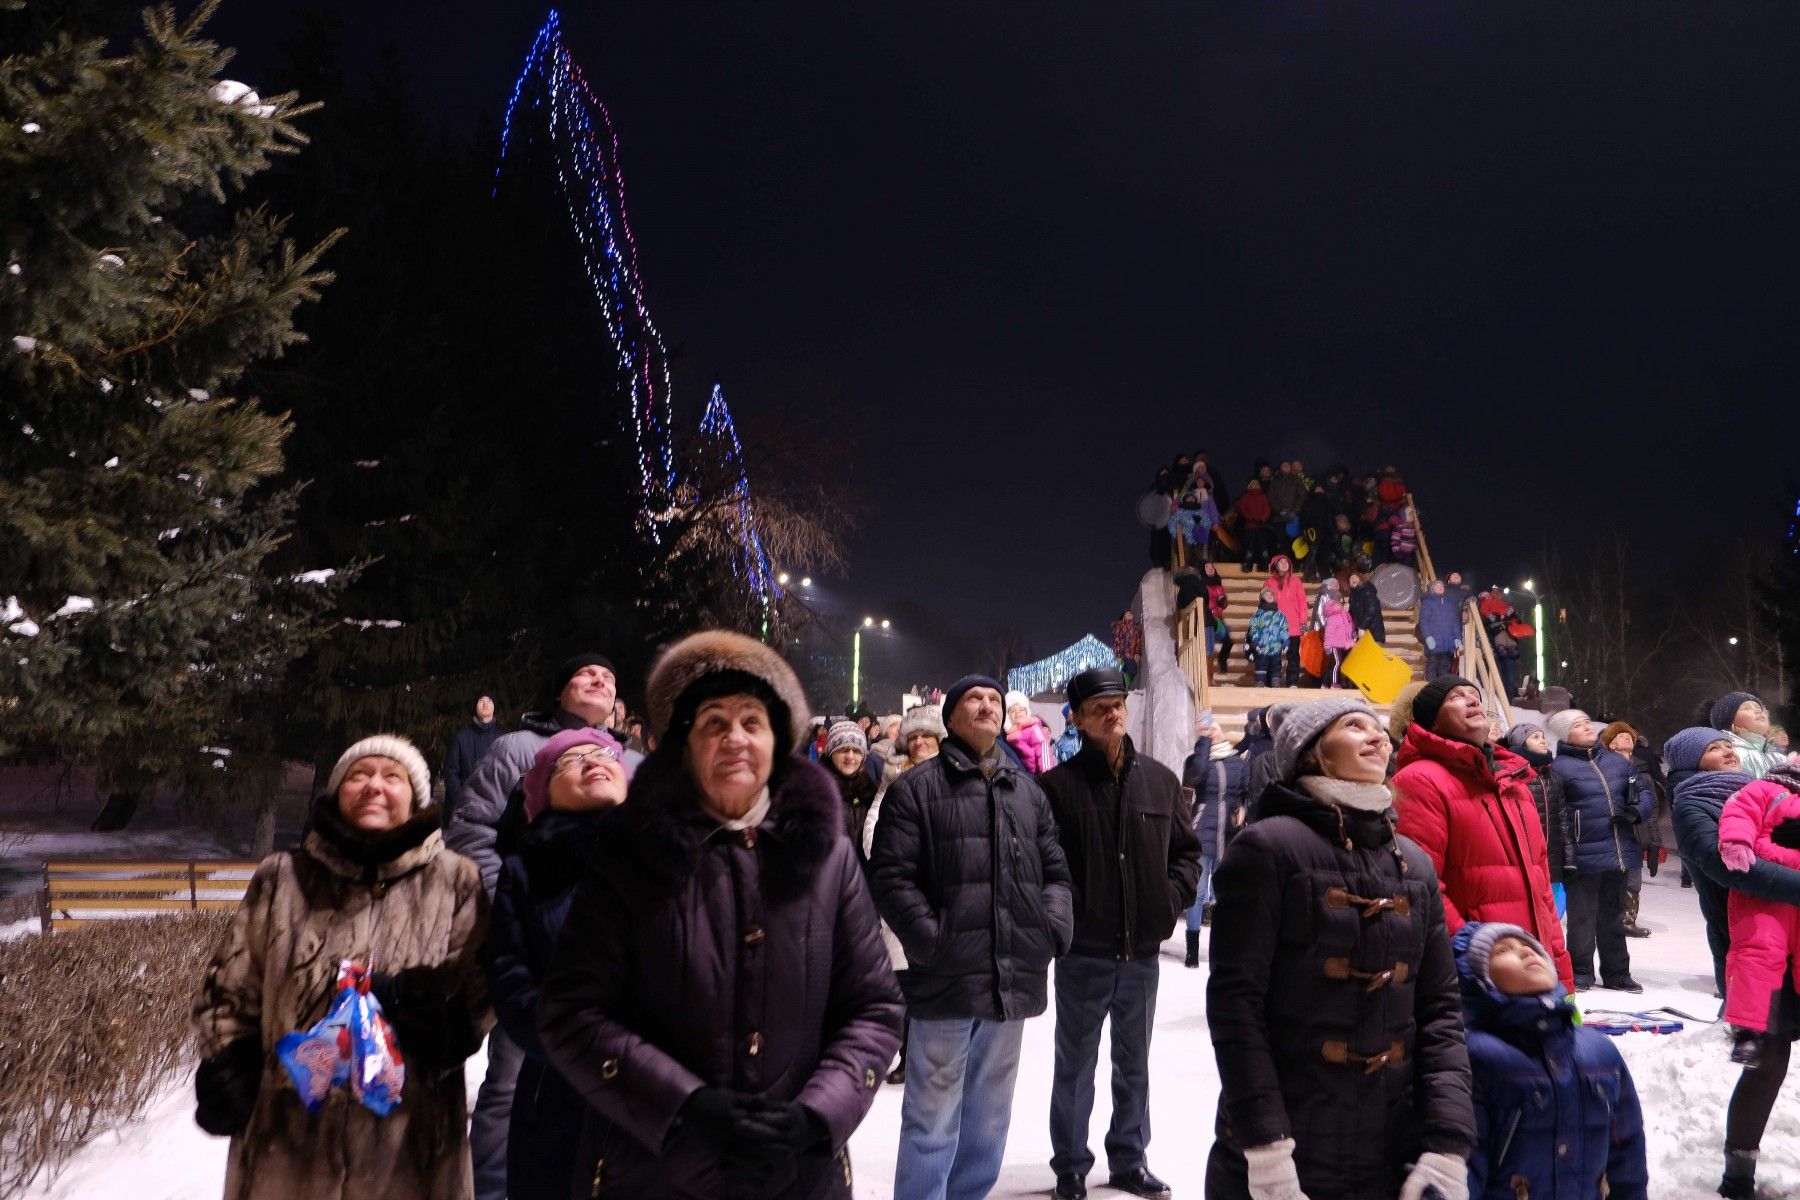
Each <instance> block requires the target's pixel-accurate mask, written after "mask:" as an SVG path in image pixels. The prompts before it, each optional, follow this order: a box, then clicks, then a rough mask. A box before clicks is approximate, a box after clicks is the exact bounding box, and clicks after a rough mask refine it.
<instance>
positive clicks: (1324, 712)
mask: <svg viewBox="0 0 1800 1200" xmlns="http://www.w3.org/2000/svg"><path fill="white" fill-rule="evenodd" d="M1268 720H1269V726H1270V728H1271V730H1273V732H1274V737H1275V749H1274V750H1272V751H1270V754H1271V755H1272V756H1274V758H1275V760H1276V762H1277V767H1278V771H1277V777H1276V780H1275V782H1273V783H1271V784H1269V786H1268V789H1267V790H1266V791H1265V792H1264V793H1263V794H1262V796H1261V797H1260V798H1259V799H1258V800H1257V801H1256V805H1255V810H1254V814H1253V817H1252V820H1251V823H1250V824H1249V825H1247V826H1246V827H1245V828H1244V829H1243V831H1242V832H1240V833H1239V834H1238V836H1237V837H1236V839H1235V840H1233V841H1232V843H1231V844H1230V846H1228V847H1227V848H1226V850H1225V857H1224V860H1223V861H1222V862H1221V863H1220V866H1219V871H1218V874H1217V875H1216V876H1215V877H1214V881H1213V887H1214V890H1215V892H1216V894H1217V902H1216V903H1215V905H1214V908H1213V926H1212V928H1213V934H1212V947H1211V953H1210V961H1211V965H1212V976H1211V978H1210V979H1209V980H1208V982H1207V988H1206V1011H1207V1018H1208V1023H1209V1025H1210V1027H1211V1031H1212V1038H1213V1049H1214V1052H1215V1053H1216V1055H1217V1057H1218V1060H1219V1078H1220V1083H1221V1091H1220V1096H1219V1112H1218V1136H1217V1140H1215V1141H1214V1143H1213V1148H1212V1156H1211V1158H1210V1160H1209V1161H1208V1163H1207V1170H1206V1195H1207V1197H1208V1200H1225V1198H1228V1197H1250V1198H1252V1200H1299V1198H1300V1197H1302V1196H1305V1197H1307V1198H1308V1200H1336V1198H1340V1197H1341V1198H1343V1200H1377V1198H1379V1200H1392V1197H1394V1196H1395V1195H1396V1194H1398V1195H1399V1197H1400V1200H1420V1197H1421V1196H1423V1195H1425V1194H1426V1191H1427V1189H1430V1188H1435V1189H1436V1190H1437V1192H1438V1193H1440V1194H1441V1196H1442V1197H1443V1200H1466V1198H1467V1196H1468V1171H1467V1167H1466V1165H1465V1164H1466V1161H1467V1159H1468V1155H1469V1152H1470V1150H1471V1149H1473V1147H1474V1144H1475V1110H1474V1105H1473V1101H1472V1099H1471V1092H1470V1079H1469V1058H1468V1053H1467V1050H1466V1049H1465V1047H1464V1045H1463V1027H1462V999H1461V990H1460V984H1459V982H1458V978H1457V973H1456V965H1455V959H1454V957H1453V955H1452V953H1451V948H1450V938H1449V936H1448V934H1447V933H1446V932H1445V928H1444V904H1443V900H1442V898H1441V897H1440V896H1439V894H1438V886H1437V878H1436V876H1435V875H1434V874H1433V873H1432V869H1431V859H1430V858H1428V857H1427V856H1426V854H1425V852H1424V851H1423V850H1421V849H1420V848H1419V847H1418V846H1415V845H1414V844H1413V843H1412V842H1411V841H1409V840H1407V839H1406V838H1404V837H1401V836H1399V835H1398V834H1396V833H1395V832H1394V815H1393V804H1394V798H1393V793H1392V792H1391V791H1390V790H1389V788H1388V784H1387V762H1388V756H1389V755H1390V754H1392V753H1393V743H1392V742H1390V741H1389V740H1388V735H1387V730H1385V729H1384V728H1382V725H1381V722H1380V720H1379V719H1378V718H1377V717H1376V715H1375V711H1374V710H1373V709H1371V708H1370V707H1369V705H1368V704H1367V703H1366V702H1365V701H1363V700H1362V699H1361V698H1360V697H1351V696H1344V697H1336V698H1333V699H1330V700H1320V701H1315V702H1313V703H1308V704H1281V705H1276V706H1274V707H1272V708H1270V709H1269V712H1268Z"/></svg>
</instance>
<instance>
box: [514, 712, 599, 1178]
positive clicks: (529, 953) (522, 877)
mask: <svg viewBox="0 0 1800 1200" xmlns="http://www.w3.org/2000/svg"><path fill="white" fill-rule="evenodd" d="M630 780H631V769H630V767H629V766H628V765H627V764H626V760H625V749H624V747H623V746H621V745H620V744H619V742H618V741H617V740H615V739H614V738H613V736H612V735H611V734H610V733H607V732H606V731H604V730H600V729H569V730H564V731H563V732H561V733H558V734H557V735H556V736H554V737H552V738H551V739H550V740H549V741H547V742H545V743H544V744H543V745H542V746H540V747H539V748H538V751H537V754H536V755H535V756H534V758H533V760H532V766H531V770H529V771H527V772H526V774H525V778H524V779H523V780H522V781H521V782H520V784H519V788H520V791H521V792H522V793H523V796H524V816H525V828H524V830H523V831H522V832H520V833H519V834H518V835H517V837H516V838H515V839H514V841H513V847H512V852H511V853H509V854H508V855H507V857H506V859H505V861H504V862H503V863H502V864H501V867H500V883H499V886H498V888H497V889H496V890H495V893H494V912H493V919H492V924H491V927H490V930H489V933H488V940H487V943H486V945H485V946H484V947H483V952H482V957H483V961H484V962H485V964H486V966H487V971H488V979H489V984H490V991H491V994H492V997H493V1002H494V1012H495V1015H496V1016H497V1017H498V1018H499V1020H500V1024H501V1025H502V1027H504V1028H505V1030H506V1032H507V1034H508V1035H509V1036H511V1038H512V1039H513V1041H514V1042H515V1043H516V1044H517V1045H518V1046H520V1047H521V1048H522V1049H523V1050H524V1052H525V1058H524V1062H523V1065H522V1066H521V1067H520V1069H519V1083H518V1090H517V1091H516V1092H515V1093H514V1099H513V1106H512V1121H511V1124H510V1126H509V1132H508V1135H507V1144H506V1178H507V1192H508V1194H509V1195H512V1196H515V1197H519V1200H536V1198H537V1197H556V1198H557V1200H561V1198H562V1197H564V1196H568V1195H570V1194H571V1182H570V1181H571V1179H572V1177H573V1172H574V1170H575V1146H576V1143H577V1141H578V1140H579V1139H580V1136H581V1118H582V1113H583V1111H584V1110H585V1108H586V1105H585V1104H584V1103H583V1101H582V1099H581V1096H580V1095H579V1094H578V1093H577V1092H576V1091H575V1090H574V1089H573V1088H571V1087H570V1086H569V1085H568V1083H566V1082H565V1081H564V1080H563V1077H562V1076H561V1075H558V1074H557V1073H556V1071H555V1070H553V1069H552V1068H551V1067H550V1064H549V1063H548V1062H546V1061H545V1059H544V1049H543V1045H542V1043H541V1042H540V1041H539V1040H538V1032H537V1002H538V985H539V984H541V983H542V982H543V979H544V973H545V971H546V969H547V968H548V967H549V965H550V954H551V951H552V950H554V949H555V948H556V938H557V935H558V934H559V933H561V932H562V926H563V918H565V917H567V916H568V914H569V904H570V902H571V901H572V900H573V899H574V896H575V885H576V884H577V883H579V882H580V881H581V877H582V875H583V874H584V873H585V872H586V870H587V865H588V859H589V856H590V854H591V853H592V852H593V850H594V848H595V846H596V845H597V844H598V843H599V842H601V841H603V840H604V839H605V838H606V837H607V836H608V835H609V833H610V832H616V830H617V828H618V826H619V824H620V818H621V816H622V810H621V809H620V807H619V806H620V804H621V803H622V802H623V801H624V799H625V790H626V785H627V784H628V783H629V782H630Z"/></svg>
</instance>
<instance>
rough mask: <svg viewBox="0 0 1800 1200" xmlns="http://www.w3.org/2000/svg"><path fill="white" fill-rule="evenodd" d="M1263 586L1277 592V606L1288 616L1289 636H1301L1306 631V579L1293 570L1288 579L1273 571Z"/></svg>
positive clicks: (1283, 614) (1282, 613)
mask: <svg viewBox="0 0 1800 1200" xmlns="http://www.w3.org/2000/svg"><path fill="white" fill-rule="evenodd" d="M1263 586H1264V587H1266V588H1268V589H1269V590H1270V591H1271V592H1274V593H1275V607H1276V608H1279V609H1280V610H1281V615H1282V616H1284V617H1286V618H1287V626H1288V636H1289V637H1291V638H1297V637H1299V636H1300V635H1301V634H1302V633H1304V632H1305V631H1306V581H1305V580H1303V579H1301V578H1300V576H1298V575H1296V574H1294V573H1293V572H1292V571H1289V572H1288V574H1287V579H1286V580H1283V579H1282V577H1281V575H1280V573H1279V572H1274V571H1271V572H1270V573H1269V577H1268V578H1267V579H1265V580H1263Z"/></svg>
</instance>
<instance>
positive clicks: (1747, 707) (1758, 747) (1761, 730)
mask: <svg viewBox="0 0 1800 1200" xmlns="http://www.w3.org/2000/svg"><path fill="white" fill-rule="evenodd" d="M1711 715H1712V727H1713V728H1714V729H1719V730H1723V731H1724V732H1725V733H1726V734H1727V735H1728V736H1729V737H1730V739H1731V748H1732V749H1733V750H1736V751H1737V756H1738V762H1739V763H1741V764H1742V766H1743V769H1744V770H1746V771H1748V772H1749V773H1750V774H1752V775H1754V776H1756V777H1757V778H1758V779H1761V778H1762V777H1763V776H1764V775H1767V774H1768V773H1769V771H1770V770H1771V769H1772V768H1773V767H1774V766H1775V765H1776V764H1777V763H1781V762H1786V761H1787V760H1788V757H1789V756H1788V755H1787V754H1785V753H1783V752H1782V751H1780V750H1779V749H1777V748H1776V747H1774V746H1771V745H1770V744H1769V709H1768V707H1767V706H1766V705H1765V704H1763V702H1762V701H1761V700H1760V699H1759V698H1757V697H1756V696H1754V695H1752V694H1751V693H1749V692H1727V693H1726V694H1725V695H1723V696H1720V697H1719V698H1718V699H1717V700H1715V701H1714V702H1713V706H1712V714H1711Z"/></svg>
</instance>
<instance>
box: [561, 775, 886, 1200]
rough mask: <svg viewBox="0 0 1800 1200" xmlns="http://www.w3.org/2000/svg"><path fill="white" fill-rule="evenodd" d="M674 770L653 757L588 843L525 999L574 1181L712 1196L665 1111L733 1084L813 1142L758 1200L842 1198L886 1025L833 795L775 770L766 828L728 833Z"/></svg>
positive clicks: (700, 1149)
mask: <svg viewBox="0 0 1800 1200" xmlns="http://www.w3.org/2000/svg"><path fill="white" fill-rule="evenodd" d="M681 757H682V756H681V751H680V749H679V748H678V747H674V746H669V745H665V748H664V749H663V750H662V751H660V752H659V753H657V754H653V755H652V756H651V757H650V758H648V759H646V760H645V761H644V765H643V766H642V767H640V768H639V769H638V771H637V774H636V775H635V776H634V777H633V778H632V781H631V791H630V794H629V798H628V799H627V800H626V803H625V811H626V814H627V817H628V822H627V825H626V827H625V828H624V829H623V830H622V831H620V833H619V835H618V836H617V837H608V838H603V839H600V840H599V841H598V842H596V843H595V846H594V855H593V863H594V867H593V869H592V870H590V871H589V872H587V874H586V875H585V876H584V878H583V880H582V883H581V885H580V887H579V888H578V889H577V890H576V893H575V898H574V901H573V903H572V905H571V907H570V909H569V915H568V919H567V921H566V922H565V923H564V925H563V930H562V933H561V935H560V937H559V938H558V941H557V948H556V951H555V954H554V955H553V956H552V959H551V964H550V971H549V974H548V975H547V976H546V977H545V979H544V983H543V988H542V992H541V995H540V997H539V1000H538V1031H539V1036H540V1038H541V1039H542V1042H543V1047H544V1051H545V1054H546V1055H547V1056H548V1058H549V1060H550V1064H551V1065H552V1066H553V1067H554V1068H555V1069H556V1070H557V1071H558V1072H560V1073H561V1074H562V1076H563V1077H564V1078H565V1079H567V1080H568V1081H569V1083H570V1084H571V1085H573V1086H574V1088H575V1090H576V1091H577V1092H579V1093H580V1094H581V1096H582V1098H583V1099H584V1100H585V1101H586V1102H587V1104H588V1106H589V1107H590V1108H591V1109H592V1110H593V1116H591V1117H590V1119H589V1120H588V1122H587V1124H586V1130H585V1132H584V1134H583V1139H582V1146H581V1148H580V1150H579V1151H578V1154H577V1170H578V1176H577V1178H578V1180H579V1181H580V1183H581V1184H582V1185H583V1186H584V1188H586V1187H589V1186H591V1187H592V1189H593V1191H594V1193H595V1194H599V1195H607V1194H614V1193H616V1194H618V1195H624V1196H674V1197H716V1196H719V1195H720V1194H721V1190H720V1189H721V1184H720V1180H719V1165H720V1164H719V1153H718V1151H717V1150H716V1149H714V1148H713V1147H712V1146H711V1145H710V1144H708V1143H707V1142H706V1141H705V1140H704V1139H702V1138H700V1137H699V1136H697V1135H695V1134H692V1133H690V1131H689V1130H688V1129H687V1127H686V1126H685V1125H684V1124H683V1122H682V1120H681V1110H682V1106H683V1105H684V1104H685V1103H686V1102H687V1100H688V1099H689V1098H690V1097H691V1096H692V1095H693V1094H694V1092H696V1091H698V1090H699V1089H700V1088H701V1087H705V1086H714V1087H731V1088H735V1089H737V1090H740V1091H745V1092H753V1093H760V1094H762V1095H764V1096H766V1097H769V1098H770V1099H773V1100H778V1101H795V1102H797V1103H799V1104H800V1105H802V1106H803V1107H805V1108H806V1109H807V1110H808V1111H810V1112H811V1113H812V1114H813V1115H814V1116H815V1117H816V1118H817V1119H818V1120H819V1121H820V1122H821V1123H822V1124H823V1126H824V1127H825V1129H826V1130H827V1131H828V1132H829V1139H828V1143H829V1150H828V1151H825V1150H821V1151H819V1152H812V1151H808V1152H803V1153H802V1154H801V1155H799V1156H798V1157H797V1158H795V1159H792V1160H790V1161H789V1162H788V1163H787V1164H785V1165H784V1166H783V1168H782V1169H781V1170H780V1171H779V1172H778V1173H777V1175H776V1177H775V1178H774V1179H773V1180H772V1182H771V1186H770V1188H769V1190H768V1191H766V1192H764V1193H763V1196H764V1197H771V1198H772V1197H784V1198H795V1200H798V1198H801V1197H805V1198H813V1197H823V1196H833V1197H848V1196H849V1194H850V1186H849V1177H850V1165H849V1158H848V1155H847V1152H846V1151H845V1149H844V1146H845V1144H846V1143H847V1142H848V1141H849V1140H850V1135H851V1133H852V1132H854V1131H855V1129H856V1127H857V1125H858V1124H860V1123H861V1121H862V1119H863V1117H864V1115H865V1114H867V1112H868V1110H869V1105H870V1102H871V1101H872V1100H873V1099H874V1097H875V1091H876V1089H877V1088H879V1087H880V1085H881V1080H882V1079H883V1077H884V1076H885V1074H886V1072H887V1067H888V1062H889V1060H890V1059H892V1058H893V1055H894V1051H895V1050H896V1049H897V1048H898V1047H899V1045H900V1021H901V1017H900V998H899V995H898V992H897V991H896V989H895V987H894V973H893V970H892V969H891V968H890V967H889V966H888V958H887V953H886V952H885V951H884V950H883V949H882V945H881V936H880V934H879V933H878V932H877V927H876V920H875V909H874V906H873V905H871V904H870V903H869V896H868V890H867V888H866V887H865V886H864V884H863V873H862V868H861V867H860V866H858V864H857V861H856V853H855V851H854V850H852V849H851V847H850V843H849V841H848V839H846V838H845V837H844V818H843V814H842V803H841V801H840V800H839V798H838V792H837V788H836V787H835V786H834V785H833V784H832V782H831V780H830V779H828V778H827V777H826V775H825V773H824V771H823V769H821V768H820V767H818V766H816V765H814V764H812V763H808V762H804V761H802V760H800V759H797V758H786V759H783V760H781V761H779V762H778V763H777V765H776V774H775V776H774V777H773V778H772V779H771V781H770V785H769V800H770V806H769V810H768V815H767V816H766V817H765V818H764V820H763V821H762V823H761V824H759V825H755V826H751V827H749V828H746V829H743V830H738V831H733V830H729V829H727V828H725V827H724V826H723V825H721V824H720V823H719V822H718V821H716V820H714V819H713V818H712V817H710V816H709V815H707V813H706V812H705V810H704V809H702V808H701V805H700V792H699V789H698V788H697V787H696V786H695V784H694V782H693V780H692V778H691V777H690V776H689V775H688V773H687V770H686V768H685V767H684V766H683V764H682V761H681ZM590 1180H591V1181H592V1183H591V1184H589V1181H590ZM565 1194H576V1193H575V1192H573V1191H571V1192H570V1193H565ZM580 1194H587V1193H586V1191H585V1190H584V1191H583V1192H581V1193H580Z"/></svg>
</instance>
